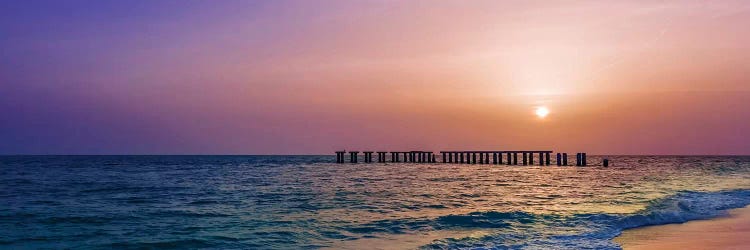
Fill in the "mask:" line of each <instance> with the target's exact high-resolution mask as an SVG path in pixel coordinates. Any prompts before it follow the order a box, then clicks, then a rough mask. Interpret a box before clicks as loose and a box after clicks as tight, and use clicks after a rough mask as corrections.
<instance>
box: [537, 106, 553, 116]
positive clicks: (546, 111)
mask: <svg viewBox="0 0 750 250" xmlns="http://www.w3.org/2000/svg"><path fill="white" fill-rule="evenodd" d="M534 113H536V116H537V117H539V118H544V117H547V115H549V109H547V107H543V106H542V107H537V108H536V111H535V112H534Z"/></svg>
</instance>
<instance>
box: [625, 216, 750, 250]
mask: <svg viewBox="0 0 750 250" xmlns="http://www.w3.org/2000/svg"><path fill="white" fill-rule="evenodd" d="M614 241H615V242H616V243H618V244H620V246H622V248H623V249H626V250H628V249H750V206H748V207H744V208H739V209H734V210H730V211H729V215H728V216H724V217H719V218H715V219H710V220H698V221H689V222H686V223H683V224H669V225H659V226H650V227H642V228H634V229H630V230H625V231H624V232H623V233H622V235H620V236H618V237H617V238H615V239H614Z"/></svg>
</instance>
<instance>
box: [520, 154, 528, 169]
mask: <svg viewBox="0 0 750 250" xmlns="http://www.w3.org/2000/svg"><path fill="white" fill-rule="evenodd" d="M521 155H522V156H523V161H522V164H523V165H524V166H526V165H528V160H527V159H526V153H521Z"/></svg>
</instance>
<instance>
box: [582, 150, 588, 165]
mask: <svg viewBox="0 0 750 250" xmlns="http://www.w3.org/2000/svg"><path fill="white" fill-rule="evenodd" d="M581 165H582V166H586V165H588V164H586V153H581Z"/></svg>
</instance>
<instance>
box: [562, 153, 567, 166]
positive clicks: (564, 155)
mask: <svg viewBox="0 0 750 250" xmlns="http://www.w3.org/2000/svg"><path fill="white" fill-rule="evenodd" d="M562 158H563V159H562V160H563V163H562V165H563V166H567V165H568V153H563V156H562Z"/></svg>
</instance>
